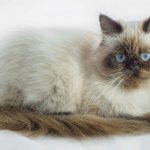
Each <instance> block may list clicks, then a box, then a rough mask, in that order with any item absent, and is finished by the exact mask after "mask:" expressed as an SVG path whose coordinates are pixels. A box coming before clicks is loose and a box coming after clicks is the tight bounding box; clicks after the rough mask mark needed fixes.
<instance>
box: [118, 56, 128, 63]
mask: <svg viewBox="0 0 150 150" xmlns="http://www.w3.org/2000/svg"><path fill="white" fill-rule="evenodd" d="M116 60H117V61H118V62H121V63H122V62H124V61H125V60H126V56H125V55H124V54H116Z"/></svg>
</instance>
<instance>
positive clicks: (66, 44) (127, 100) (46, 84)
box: [0, 30, 150, 116]
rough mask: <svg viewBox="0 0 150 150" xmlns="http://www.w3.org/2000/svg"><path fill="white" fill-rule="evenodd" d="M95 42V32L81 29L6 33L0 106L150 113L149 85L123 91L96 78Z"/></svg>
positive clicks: (0, 57) (0, 51) (97, 39)
mask: <svg viewBox="0 0 150 150" xmlns="http://www.w3.org/2000/svg"><path fill="white" fill-rule="evenodd" d="M129 32H130V31H129ZM146 39H147V38H146ZM100 41H101V36H100V35H97V34H95V33H92V32H89V31H81V30H79V31H77V30H75V31H73V30H72V31H64V30H49V31H27V32H24V33H19V34H18V35H17V36H15V38H10V39H9V40H8V42H6V43H5V45H4V46H1V47H0V105H2V106H5V105H11V106H19V107H31V108H32V109H35V110H36V111H38V112H48V113H53V112H71V113H97V114H99V115H103V116H115V115H118V114H130V115H134V116H138V115H142V114H144V113H146V112H149V111H150V93H149V87H146V88H141V89H138V90H135V91H122V90H121V89H119V87H113V86H112V85H111V83H110V82H109V83H105V82H104V81H103V80H102V79H101V78H100V77H99V75H98V72H99V68H98V66H97V64H96V62H95V61H93V59H94V57H96V56H95V52H96V51H97V50H98V49H97V48H98V47H99V43H100ZM149 43H150V42H149ZM93 109H94V112H93Z"/></svg>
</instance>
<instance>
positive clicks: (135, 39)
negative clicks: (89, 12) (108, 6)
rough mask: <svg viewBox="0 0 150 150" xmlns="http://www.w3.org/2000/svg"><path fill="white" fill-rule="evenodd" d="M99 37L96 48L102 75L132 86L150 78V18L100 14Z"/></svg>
mask: <svg viewBox="0 0 150 150" xmlns="http://www.w3.org/2000/svg"><path fill="white" fill-rule="evenodd" d="M99 19H100V26H101V30H102V41H101V44H100V46H99V48H98V50H97V52H96V65H97V69H98V71H99V73H100V75H101V77H102V78H103V79H104V80H105V81H108V82H110V83H112V84H113V85H118V86H120V87H122V88H126V89H131V88H132V89H135V88H138V87H140V85H144V84H146V83H148V81H150V18H149V19H146V20H144V21H141V22H129V23H125V22H117V21H115V20H113V19H111V18H109V17H107V16H105V15H100V17H99Z"/></svg>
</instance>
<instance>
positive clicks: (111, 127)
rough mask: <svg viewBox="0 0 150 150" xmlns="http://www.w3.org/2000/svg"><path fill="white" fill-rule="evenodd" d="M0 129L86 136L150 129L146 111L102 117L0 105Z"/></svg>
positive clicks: (149, 120)
mask: <svg viewBox="0 0 150 150" xmlns="http://www.w3.org/2000/svg"><path fill="white" fill-rule="evenodd" d="M0 129H8V130H12V131H17V132H21V133H23V134H26V135H43V134H55V135H61V136H72V137H90V136H103V135H115V134H130V133H134V134H137V133H148V132H150V114H148V115H147V116H144V117H141V118H130V119H129V118H126V119H125V118H102V117H98V116H93V115H44V114H37V113H33V112H30V111H23V110H19V109H15V110H14V109H10V108H8V109H7V108H0Z"/></svg>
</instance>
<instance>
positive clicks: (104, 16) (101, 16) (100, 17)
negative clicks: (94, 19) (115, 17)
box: [99, 14, 109, 21]
mask: <svg viewBox="0 0 150 150" xmlns="http://www.w3.org/2000/svg"><path fill="white" fill-rule="evenodd" d="M103 18H109V17H108V16H106V15H104V14H100V15H99V20H100V21H101V20H102V19H103Z"/></svg>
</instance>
